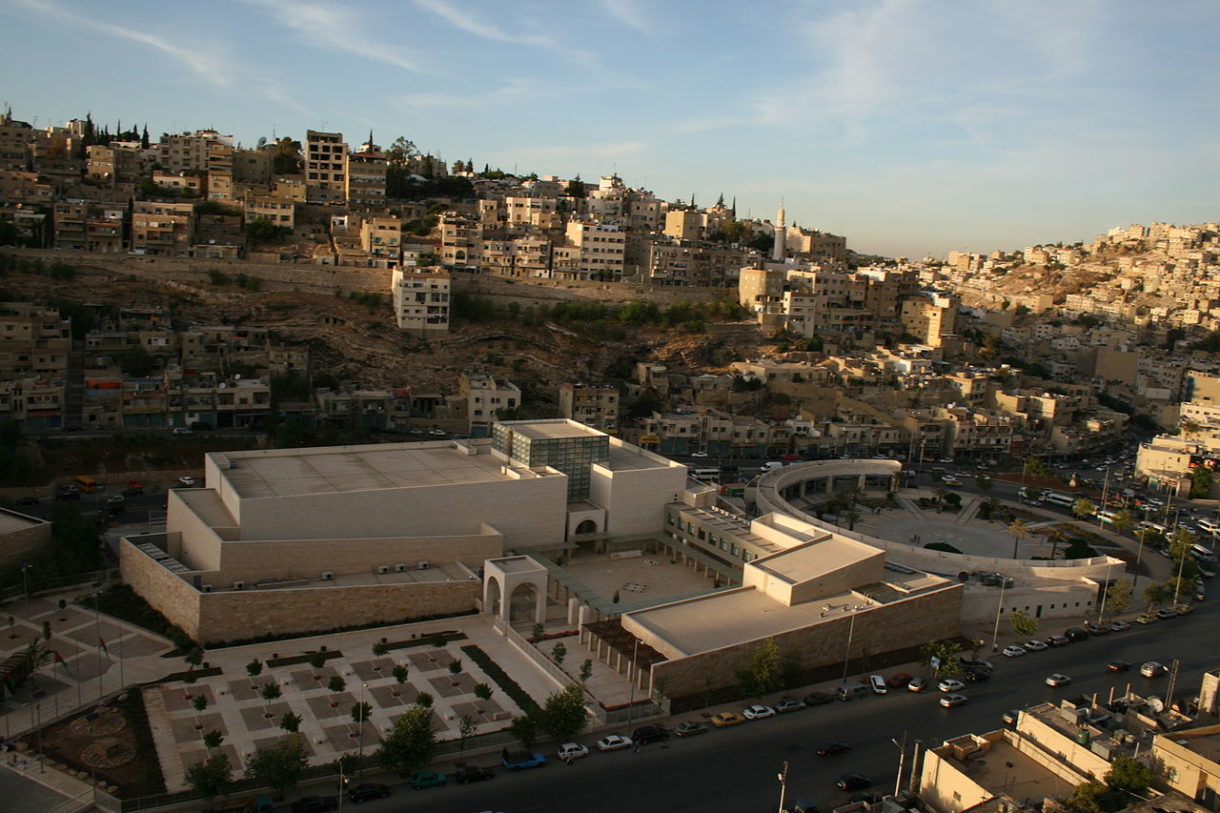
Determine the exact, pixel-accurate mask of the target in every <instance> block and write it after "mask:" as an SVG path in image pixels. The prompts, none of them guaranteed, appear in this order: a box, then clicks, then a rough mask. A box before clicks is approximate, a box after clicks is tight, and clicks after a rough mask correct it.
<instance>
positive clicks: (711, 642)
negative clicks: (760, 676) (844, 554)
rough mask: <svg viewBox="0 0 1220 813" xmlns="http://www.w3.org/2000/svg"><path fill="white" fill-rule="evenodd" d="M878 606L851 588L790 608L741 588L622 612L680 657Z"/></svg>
mask: <svg viewBox="0 0 1220 813" xmlns="http://www.w3.org/2000/svg"><path fill="white" fill-rule="evenodd" d="M876 606H879V605H877V604H874V603H871V602H870V601H869V600H868V599H867V598H865V597H863V596H861V595H859V594H858V593H854V592H850V593H841V594H838V595H834V596H828V597H825V598H820V599H818V600H817V601H816V602H813V601H809V602H805V603H803V604H796V605H793V606H791V607H789V606H785V605H783V604H780V603H779V602H778V601H775V600H774V599H772V598H769V597H768V596H767V595H765V594H764V593H762V592H761V591H759V590H755V589H753V588H750V587H743V588H739V589H736V590H726V591H722V592H719V593H714V594H712V595H708V596H700V597H698V598H693V599H688V600H686V601H680V602H675V603H673V604H667V605H663V606H661V607H656V608H652V609H646V610H640V611H638V612H634V613H630V614H628V615H625V616H624V617H623V622H624V623H623V625H624V626H625V627H626V628H627V629H628V630H631V628H632V627H633V626H636V625H638V626H639V627H641V628H643V629H645V630H648V631H649V633H650V635H649V636H648V637H649V639H650V640H652V639H655V640H657V641H664V642H665V644H667V646H665V647H664V649H665V650H673V651H672V652H666V653H665V654H667V655H669V656H670V657H675V656H677V657H680V656H683V655H694V654H697V653H700V652H707V651H710V650H713V649H721V648H723V647H727V646H733V645H735V644H739V643H741V642H742V641H754V640H758V639H761V638H768V637H770V636H772V635H778V634H780V633H784V632H788V631H790V630H796V629H804V628H806V627H811V626H814V625H815V624H825V623H827V622H830V621H835V620H837V619H839V618H842V617H844V616H845V615H847V613H848V611H849V610H850V609H851V608H854V607H860V608H866V607H876ZM660 648H661V647H658V649H660ZM663 651H664V650H663Z"/></svg>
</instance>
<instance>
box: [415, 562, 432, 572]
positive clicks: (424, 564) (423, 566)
mask: <svg viewBox="0 0 1220 813" xmlns="http://www.w3.org/2000/svg"><path fill="white" fill-rule="evenodd" d="M430 567H432V563H431V562H429V561H427V560H424V561H422V562H420V563H419V564H417V565H416V566H415V569H416V570H427V569H428V568H430Z"/></svg>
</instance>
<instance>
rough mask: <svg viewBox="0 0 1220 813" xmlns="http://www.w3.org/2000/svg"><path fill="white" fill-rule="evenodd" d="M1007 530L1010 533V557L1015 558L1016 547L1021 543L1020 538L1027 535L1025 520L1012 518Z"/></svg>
mask: <svg viewBox="0 0 1220 813" xmlns="http://www.w3.org/2000/svg"><path fill="white" fill-rule="evenodd" d="M1008 532H1009V533H1010V534H1012V558H1014V559H1016V558H1017V548H1018V547H1019V546H1020V544H1021V540H1022V539H1024V538H1025V537H1027V536H1029V529H1028V528H1026V527H1025V520H1023V519H1014V520H1013V521H1012V522H1011V523H1010V524H1009V526H1008Z"/></svg>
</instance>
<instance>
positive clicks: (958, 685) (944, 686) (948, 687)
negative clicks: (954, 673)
mask: <svg viewBox="0 0 1220 813" xmlns="http://www.w3.org/2000/svg"><path fill="white" fill-rule="evenodd" d="M936 688H938V689H940V690H941V691H942V692H960V691H961V690H962V689H964V688H966V684H965V683H962V682H961V681H960V680H957V679H956V678H945V679H944V680H942V681H941V682H940V683H938V684H936Z"/></svg>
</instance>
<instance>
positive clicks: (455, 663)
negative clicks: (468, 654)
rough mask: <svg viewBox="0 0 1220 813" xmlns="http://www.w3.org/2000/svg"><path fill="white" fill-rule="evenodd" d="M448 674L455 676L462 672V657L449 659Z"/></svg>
mask: <svg viewBox="0 0 1220 813" xmlns="http://www.w3.org/2000/svg"><path fill="white" fill-rule="evenodd" d="M449 674H451V675H453V676H455V677H456V676H457V675H460V674H462V659H461V658H454V659H453V660H451V661H449Z"/></svg>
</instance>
